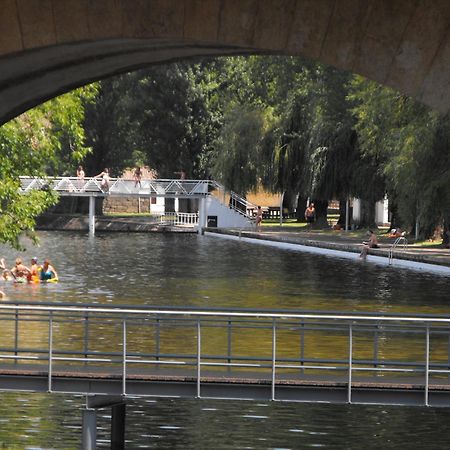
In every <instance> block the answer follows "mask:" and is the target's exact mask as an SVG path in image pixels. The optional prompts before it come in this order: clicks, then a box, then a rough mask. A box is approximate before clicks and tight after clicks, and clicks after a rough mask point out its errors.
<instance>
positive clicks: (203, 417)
mask: <svg viewBox="0 0 450 450" xmlns="http://www.w3.org/2000/svg"><path fill="white" fill-rule="evenodd" d="M40 236H41V246H40V247H39V248H33V247H32V246H28V250H27V251H26V252H25V253H23V254H21V255H20V256H21V257H22V258H23V259H24V261H25V263H28V261H29V259H30V258H31V257H32V256H38V257H39V258H40V259H43V258H44V257H49V258H51V260H52V263H53V264H54V265H55V267H56V268H57V270H58V272H59V275H60V278H61V282H60V283H58V284H55V285H42V286H41V285H12V284H8V283H3V285H2V286H1V288H0V289H2V290H4V291H6V293H7V295H8V297H9V299H10V300H37V301H54V302H80V303H86V302H89V303H92V302H97V303H106V304H134V305H143V304H145V305H188V306H204V307H207V306H211V307H243V308H276V309H297V310H299V309H302V310H311V309H320V310H335V311H374V312H375V311H377V312H399V313H405V314H406V313H433V314H448V313H449V312H450V308H449V303H450V295H449V293H450V281H449V280H448V278H446V277H444V276H436V275H431V274H424V273H418V272H413V271H409V270H404V269H403V270H398V269H393V268H384V267H379V266H375V265H371V264H363V263H359V262H352V261H348V260H344V259H337V258H328V257H324V256H315V255H310V254H302V253H297V252H290V251H285V250H277V249H273V248H267V247H263V246H257V245H251V244H246V243H242V242H236V241H225V240H221V239H217V238H212V237H201V236H197V235H175V234H167V235H166V234H121V233H115V234H113V233H111V234H98V235H97V236H96V237H95V238H94V239H92V238H89V237H88V236H87V235H85V234H81V233H80V234H78V233H57V232H53V233H41V234H40ZM0 254H1V256H4V257H5V258H6V259H7V263H8V264H9V265H10V266H12V264H13V261H14V259H15V257H16V256H18V255H17V252H15V251H12V250H11V249H7V248H0ZM0 398H1V399H2V406H3V407H2V408H1V410H0V448H2V444H3V446H4V448H19V449H21V448H30V449H31V448H33V449H34V448H42V449H50V448H55V449H59V448H78V446H79V442H80V430H81V406H82V405H83V399H82V398H80V397H68V396H61V395H55V394H53V395H41V394H25V393H4V394H1V395H0ZM102 413H104V415H102ZM102 413H100V414H99V440H98V446H99V447H100V448H107V447H108V446H109V441H108V436H109V429H108V427H109V417H108V414H109V411H108V410H105V411H102ZM448 419H449V412H448V411H447V410H446V409H442V410H440V409H425V408H406V407H398V408H394V407H389V408H387V407H362V406H351V407H349V406H337V405H319V404H316V405H311V404H281V403H267V404H266V403H264V404H261V403H256V402H231V401H208V400H201V401H194V400H192V401H188V400H168V399H162V400H154V401H145V400H139V399H135V400H133V401H132V402H131V403H130V404H129V405H128V409H127V448H180V449H181V448H192V449H197V448H211V447H215V448H258V449H259V448H273V449H275V448H277V449H282V448H290V449H294V448H309V447H322V448H355V449H356V448H363V447H367V448H379V447H381V448H411V447H410V445H405V443H406V442H410V443H414V446H415V448H445V447H446V442H448V441H449V440H450V433H448V432H445V431H442V432H440V433H433V430H445V428H446V424H447V422H448Z"/></svg>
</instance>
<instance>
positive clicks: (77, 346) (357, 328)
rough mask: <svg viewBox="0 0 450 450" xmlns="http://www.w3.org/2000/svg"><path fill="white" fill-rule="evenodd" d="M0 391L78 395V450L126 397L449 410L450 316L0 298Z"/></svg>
mask: <svg viewBox="0 0 450 450" xmlns="http://www.w3.org/2000/svg"><path fill="white" fill-rule="evenodd" d="M0 323H1V326H2V335H1V336H0V390H3V391H19V390H20V391H30V392H49V393H52V392H59V393H66V394H85V395H86V408H85V409H84V410H83V427H82V429H83V433H82V448H83V449H85V450H93V449H95V448H96V436H97V422H96V421H97V412H96V411H97V409H98V408H106V407H110V408H111V417H112V418H111V448H112V449H123V448H125V423H126V422H125V416H126V399H127V398H128V397H130V396H133V397H136V396H138V397H139V396H140V397H172V398H181V397H184V398H212V399H233V400H235V399H247V400H272V401H298V402H326V403H357V404H385V405H426V406H440V407H448V406H450V317H431V316H408V317H404V316H400V315H381V314H365V315H361V314H340V313H327V312H318V311H314V312H301V313H297V312H290V311H268V310H265V311H254V310H226V311H225V310H218V309H214V310H213V309H207V310H205V309H194V308H146V307H130V306H123V307H121V306H101V305H98V304H97V305H81V304H58V305H55V304H50V303H11V302H2V303H0Z"/></svg>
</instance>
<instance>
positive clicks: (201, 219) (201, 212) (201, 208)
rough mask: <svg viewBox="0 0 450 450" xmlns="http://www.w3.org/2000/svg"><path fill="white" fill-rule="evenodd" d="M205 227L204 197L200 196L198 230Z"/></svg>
mask: <svg viewBox="0 0 450 450" xmlns="http://www.w3.org/2000/svg"><path fill="white" fill-rule="evenodd" d="M204 227H206V198H204V197H202V198H201V199H200V200H199V202H198V231H200V232H201V231H202V228H204Z"/></svg>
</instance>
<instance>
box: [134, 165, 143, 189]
mask: <svg viewBox="0 0 450 450" xmlns="http://www.w3.org/2000/svg"><path fill="white" fill-rule="evenodd" d="M133 178H134V187H137V185H138V184H139V187H140V188H141V187H142V185H141V179H142V170H141V168H140V167H139V166H137V167H136V169H134V174H133Z"/></svg>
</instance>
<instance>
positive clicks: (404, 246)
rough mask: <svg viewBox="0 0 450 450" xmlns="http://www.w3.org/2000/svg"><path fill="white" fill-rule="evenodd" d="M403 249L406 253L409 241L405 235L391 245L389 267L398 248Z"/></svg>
mask: <svg viewBox="0 0 450 450" xmlns="http://www.w3.org/2000/svg"><path fill="white" fill-rule="evenodd" d="M399 246H400V247H401V248H402V249H403V251H405V250H406V249H407V248H408V240H407V239H406V238H405V236H404V235H402V236H399V237H398V238H397V239H396V240H395V241H394V243H393V244H392V245H391V247H390V248H389V265H391V264H392V260H393V259H394V251H395V250H396V249H397V248H398V247H399Z"/></svg>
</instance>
